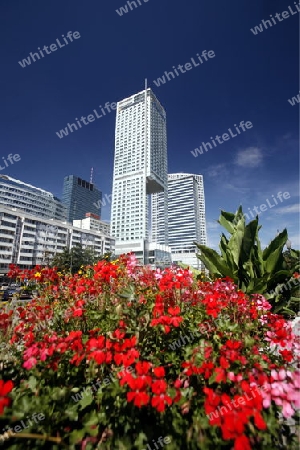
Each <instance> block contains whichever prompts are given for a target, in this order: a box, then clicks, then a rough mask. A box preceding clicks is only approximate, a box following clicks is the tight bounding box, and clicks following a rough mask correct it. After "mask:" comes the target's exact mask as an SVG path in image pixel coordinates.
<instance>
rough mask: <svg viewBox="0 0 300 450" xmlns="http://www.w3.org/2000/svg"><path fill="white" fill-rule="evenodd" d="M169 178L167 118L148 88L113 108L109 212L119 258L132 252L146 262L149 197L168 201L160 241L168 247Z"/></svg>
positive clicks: (165, 205)
mask: <svg viewBox="0 0 300 450" xmlns="http://www.w3.org/2000/svg"><path fill="white" fill-rule="evenodd" d="M167 173H168V172H167V130H166V113H165V110H164V108H163V107H162V106H161V104H160V103H159V101H158V100H157V98H156V97H155V95H154V94H153V92H152V90H151V89H149V88H148V89H145V90H144V91H141V92H139V93H137V94H135V95H132V96H131V97H129V98H126V99H124V100H122V101H120V102H118V105H117V117H116V131H115V160H114V173H113V190H112V208H111V234H112V236H113V237H114V238H115V239H116V254H117V255H118V254H121V253H127V252H130V251H134V252H135V253H136V255H137V256H138V258H139V259H140V260H141V261H142V262H144V263H147V262H148V261H147V253H148V249H149V245H148V244H149V240H150V239H151V238H150V235H149V224H150V222H151V217H150V205H151V196H152V194H155V193H158V192H161V193H162V195H163V196H164V197H165V198H166V202H165V204H164V208H165V211H166V213H165V214H164V220H165V226H164V227H163V228H161V235H162V236H163V239H164V244H165V245H166V244H167V238H168V234H167V233H168V230H167V194H166V193H167V187H168V175H167ZM152 240H153V239H152Z"/></svg>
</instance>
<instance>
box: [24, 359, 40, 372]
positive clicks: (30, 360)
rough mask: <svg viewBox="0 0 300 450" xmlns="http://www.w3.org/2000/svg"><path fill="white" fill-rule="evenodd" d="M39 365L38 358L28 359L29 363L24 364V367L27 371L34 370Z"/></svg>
mask: <svg viewBox="0 0 300 450" xmlns="http://www.w3.org/2000/svg"><path fill="white" fill-rule="evenodd" d="M36 363H37V360H36V358H33V357H32V358H29V359H27V361H25V362H24V364H23V367H24V368H25V369H27V370H30V369H32V367H34V366H35V365H36Z"/></svg>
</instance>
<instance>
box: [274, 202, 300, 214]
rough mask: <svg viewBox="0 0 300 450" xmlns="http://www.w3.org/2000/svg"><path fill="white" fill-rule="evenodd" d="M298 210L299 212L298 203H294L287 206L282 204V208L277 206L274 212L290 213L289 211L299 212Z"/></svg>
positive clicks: (299, 206)
mask: <svg viewBox="0 0 300 450" xmlns="http://www.w3.org/2000/svg"><path fill="white" fill-rule="evenodd" d="M299 212H300V205H299V203H295V204H294V205H289V206H283V207H282V208H277V209H276V211H275V210H274V213H277V214H290V213H299Z"/></svg>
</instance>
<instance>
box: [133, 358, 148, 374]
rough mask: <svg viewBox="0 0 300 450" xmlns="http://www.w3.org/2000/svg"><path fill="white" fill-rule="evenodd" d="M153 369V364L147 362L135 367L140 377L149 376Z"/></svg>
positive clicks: (137, 364)
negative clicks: (151, 368)
mask: <svg viewBox="0 0 300 450" xmlns="http://www.w3.org/2000/svg"><path fill="white" fill-rule="evenodd" d="M150 367H151V364H150V363H148V362H147V361H143V362H137V363H136V365H135V370H136V372H137V374H138V375H147V373H148V372H149V370H150Z"/></svg>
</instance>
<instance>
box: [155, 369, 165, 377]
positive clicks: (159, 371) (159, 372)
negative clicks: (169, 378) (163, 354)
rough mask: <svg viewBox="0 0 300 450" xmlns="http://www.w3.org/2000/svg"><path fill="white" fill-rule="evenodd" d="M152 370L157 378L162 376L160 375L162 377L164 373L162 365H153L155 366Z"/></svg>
mask: <svg viewBox="0 0 300 450" xmlns="http://www.w3.org/2000/svg"><path fill="white" fill-rule="evenodd" d="M153 372H154V375H155V376H156V377H157V378H162V377H164V376H165V375H166V373H165V369H164V368H163V367H155V368H154V369H153Z"/></svg>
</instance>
